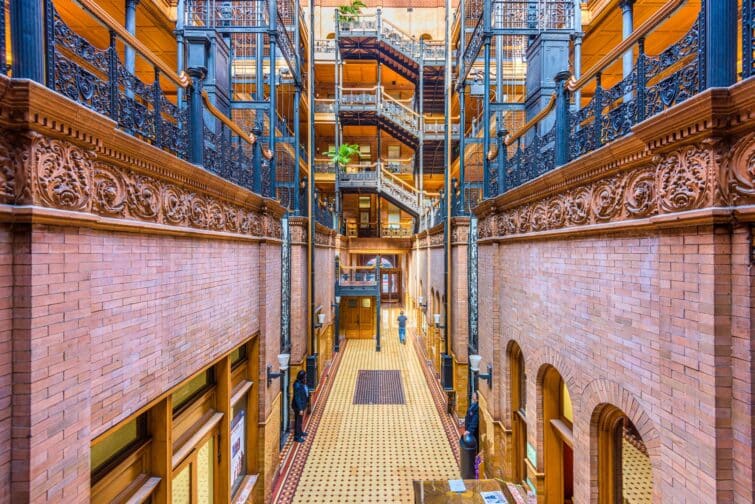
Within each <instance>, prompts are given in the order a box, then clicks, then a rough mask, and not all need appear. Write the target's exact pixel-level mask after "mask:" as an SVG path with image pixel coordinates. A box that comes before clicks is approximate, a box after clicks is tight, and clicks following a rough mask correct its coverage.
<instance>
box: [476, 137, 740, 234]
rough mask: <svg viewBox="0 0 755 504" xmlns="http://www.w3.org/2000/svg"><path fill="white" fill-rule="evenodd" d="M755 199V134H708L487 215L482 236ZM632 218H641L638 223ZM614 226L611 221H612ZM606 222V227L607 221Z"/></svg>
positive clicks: (709, 214)
mask: <svg viewBox="0 0 755 504" xmlns="http://www.w3.org/2000/svg"><path fill="white" fill-rule="evenodd" d="M752 203H755V133H749V134H747V135H745V136H743V137H740V138H738V139H736V140H735V141H734V142H733V145H730V144H729V142H727V141H723V140H720V139H714V138H707V139H704V140H703V141H702V142H700V143H697V144H693V145H687V146H683V147H681V148H679V149H677V150H674V151H671V152H668V153H665V154H661V155H657V156H655V157H654V158H653V159H652V162H651V163H649V164H647V165H643V166H640V167H637V168H634V169H628V170H624V171H621V172H619V173H612V174H611V175H609V176H606V177H603V178H601V179H598V180H596V181H592V182H589V183H586V184H580V185H576V186H573V187H571V188H569V189H567V190H565V191H562V192H560V193H558V194H555V195H551V196H548V197H546V198H541V199H539V200H536V201H531V202H529V203H526V204H523V205H519V206H512V207H508V208H506V209H503V210H499V211H498V212H488V213H487V214H486V216H485V217H483V218H481V220H480V226H479V239H480V240H483V241H484V240H487V239H503V238H508V237H513V236H515V235H520V236H525V235H527V236H531V237H532V236H534V235H536V234H539V235H542V233H543V232H548V231H553V230H564V231H569V230H576V231H579V230H580V229H581V228H589V230H590V231H599V230H601V229H603V230H604V231H608V230H615V229H617V228H618V227H620V225H621V224H622V223H623V224H625V225H626V226H628V227H636V226H637V224H640V223H641V224H642V225H646V226H661V225H669V224H670V223H674V224H675V225H682V224H683V222H682V221H689V223H690V224H694V223H698V222H700V221H701V219H702V220H705V221H710V222H712V221H720V220H721V219H722V218H723V219H726V218H731V217H733V212H732V211H731V210H727V208H728V207H730V206H735V205H748V204H752ZM632 221H636V222H635V223H632ZM608 224H610V227H609V226H606V225H608ZM601 225H603V226H601Z"/></svg>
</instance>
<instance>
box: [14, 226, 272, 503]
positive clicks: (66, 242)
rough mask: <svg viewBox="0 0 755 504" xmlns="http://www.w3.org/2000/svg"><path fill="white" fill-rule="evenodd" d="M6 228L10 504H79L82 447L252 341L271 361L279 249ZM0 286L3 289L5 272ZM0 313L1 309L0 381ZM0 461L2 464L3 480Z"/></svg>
mask: <svg viewBox="0 0 755 504" xmlns="http://www.w3.org/2000/svg"><path fill="white" fill-rule="evenodd" d="M16 227H17V230H16V243H15V251H14V252H15V253H14V257H13V259H14V261H15V270H16V271H15V273H16V275H15V285H16V287H15V290H14V303H15V312H14V317H15V326H16V328H17V330H16V332H15V334H14V348H13V358H14V363H15V364H14V366H15V369H14V370H15V374H14V398H13V401H14V402H13V415H14V425H16V427H17V428H16V429H15V430H14V440H13V459H14V460H15V461H16V463H15V464H14V466H13V469H14V478H13V480H14V484H13V492H14V497H13V500H14V501H18V502H22V501H26V500H32V501H59V500H62V499H64V498H65V499H67V500H72V501H77V502H78V501H86V500H88V494H89V449H90V448H89V447H90V441H91V439H92V438H94V437H95V436H97V435H98V434H100V433H102V432H104V431H105V430H106V429H107V428H108V427H110V426H112V425H115V424H116V423H117V422H118V421H120V420H122V419H123V418H125V417H126V416H128V415H129V414H130V413H132V412H133V411H135V410H136V409H138V408H139V407H141V406H143V405H145V404H146V403H148V402H149V401H150V400H152V399H154V398H155V397H157V396H159V395H160V394H161V393H163V392H164V391H166V390H168V389H170V388H171V387H173V386H174V385H176V384H177V383H179V382H180V381H182V380H183V379H185V378H187V377H188V376H190V375H191V374H193V373H195V372H196V371H198V370H199V369H201V368H204V367H206V366H207V365H209V364H211V363H212V362H213V361H214V360H215V359H216V358H218V357H220V356H222V355H223V354H226V353H227V352H229V351H230V350H232V349H233V348H234V347H236V346H237V345H239V344H240V343H241V342H242V341H244V340H245V339H246V338H248V337H249V336H251V335H252V334H253V333H254V332H256V331H257V330H260V331H261V336H262V337H261V343H262V348H261V359H262V360H264V361H266V362H270V363H272V362H274V361H275V360H276V355H277V354H278V353H279V344H278V342H279V338H280V246H279V244H278V243H276V242H270V243H256V242H246V241H221V240H208V239H201V238H197V237H172V236H166V235H148V234H133V233H120V232H114V231H113V232H108V231H99V230H90V229H83V228H76V227H51V226H40V225H35V226H33V228H31V229H30V228H29V227H28V226H27V227H26V231H24V230H23V228H22V229H18V228H19V226H18V225H17V226H16ZM7 237H8V233H7V232H5V233H0V256H3V257H6V256H5V255H4V254H7V252H8V247H7ZM2 264H4V265H5V264H9V261H3V263H2ZM27 265H28V266H27ZM0 279H1V280H0V285H3V286H6V285H7V283H8V282H7V268H6V269H0ZM27 284H28V285H27ZM5 288H7V287H0V289H5ZM3 299H5V296H4V297H3ZM3 309H5V312H4V311H3ZM4 313H7V307H6V306H5V305H0V359H2V360H0V380H4V379H5V378H4V376H5V375H4V374H2V373H3V372H4V371H5V370H7V368H8V366H7V365H6V364H5V362H6V360H7V343H6V342H7V322H6V320H7V318H5V317H3V316H2V314H4ZM3 324H4V325H3ZM260 369H261V375H262V374H263V372H264V369H265V366H264V365H262V366H260ZM259 378H260V382H262V376H260V377H259ZM0 383H1V382H0ZM27 383H29V385H26V384H27ZM5 390H6V387H0V401H3V400H6V401H7V396H6V395H5ZM267 392H268V393H267V396H266V397H264V398H263V401H264V404H261V409H262V411H261V417H262V418H265V417H266V414H267V412H268V411H269V406H270V404H271V402H272V399H273V398H274V392H275V391H274V390H273V388H271V389H269V390H268V391H267ZM1 411H3V412H5V411H7V408H2V409H1ZM3 422H4V419H3V418H2V417H1V416H0V433H3V432H7V429H4V426H5V425H7V423H3ZM2 446H7V443H2ZM6 461H7V453H6V452H3V451H1V450H0V468H2V469H3V472H2V473H0V474H2V475H4V474H6V470H5V467H7V462H6ZM2 477H5V476H2ZM0 488H2V489H3V490H0V491H4V489H5V488H6V487H5V486H0ZM0 495H1V494H0Z"/></svg>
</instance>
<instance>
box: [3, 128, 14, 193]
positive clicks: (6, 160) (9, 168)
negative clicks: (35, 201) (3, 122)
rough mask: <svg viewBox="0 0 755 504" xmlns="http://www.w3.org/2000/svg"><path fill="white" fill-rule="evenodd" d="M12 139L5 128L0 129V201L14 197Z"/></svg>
mask: <svg viewBox="0 0 755 504" xmlns="http://www.w3.org/2000/svg"><path fill="white" fill-rule="evenodd" d="M14 158H15V152H14V149H13V139H12V138H11V133H10V132H9V131H7V130H0V203H13V202H14V201H15V199H16V168H15V159H14Z"/></svg>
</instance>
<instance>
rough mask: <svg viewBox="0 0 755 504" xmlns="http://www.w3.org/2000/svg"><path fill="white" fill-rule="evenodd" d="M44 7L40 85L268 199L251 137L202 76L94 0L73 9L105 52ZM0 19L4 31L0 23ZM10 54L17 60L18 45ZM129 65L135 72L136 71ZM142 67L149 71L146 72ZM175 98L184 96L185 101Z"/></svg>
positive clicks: (266, 178) (48, 3) (1, 50)
mask: <svg viewBox="0 0 755 504" xmlns="http://www.w3.org/2000/svg"><path fill="white" fill-rule="evenodd" d="M6 3H7V1H6V0H2V3H1V4H0V13H2V14H3V18H4V14H5V10H6ZM261 3H262V2H247V3H244V5H248V6H251V5H253V4H261ZM43 5H44V16H45V23H46V26H47V29H46V30H44V35H43V36H44V40H42V41H40V45H41V46H42V47H44V48H45V50H44V52H43V54H41V55H39V57H40V58H44V69H45V72H44V76H43V78H41V79H39V80H41V81H43V82H44V84H45V85H46V86H47V87H49V88H50V89H52V90H54V91H56V92H58V93H60V94H61V95H63V96H65V97H67V98H68V99H70V100H72V101H74V102H76V103H78V104H79V105H82V106H84V107H86V108H88V109H90V110H93V111H95V112H97V113H100V114H102V115H104V116H106V117H108V118H110V119H112V120H113V121H115V123H116V124H117V126H118V127H119V128H120V129H121V130H123V131H125V132H127V133H129V134H131V135H133V136H135V137H137V138H139V139H141V140H143V141H144V142H147V143H149V144H151V145H153V146H155V147H157V148H160V149H162V150H164V151H167V152H169V153H171V154H173V155H175V156H176V157H178V158H181V159H184V160H188V161H191V162H193V163H195V164H199V165H201V166H203V167H204V168H205V169H207V170H208V171H211V172H213V173H215V174H217V175H219V176H221V177H223V178H225V179H227V180H230V181H232V182H234V183H236V184H238V185H240V186H243V187H246V188H248V189H250V190H252V191H255V192H258V193H261V194H263V195H265V196H268V197H271V196H273V194H274V187H273V185H274V181H273V178H272V177H271V176H270V174H269V173H268V171H269V169H270V164H269V163H268V162H267V161H266V160H262V161H261V162H260V163H258V164H259V165H260V168H259V172H258V173H255V169H254V163H253V161H252V158H253V150H254V147H253V144H254V142H255V140H256V139H255V138H254V137H253V136H251V135H250V134H249V133H248V132H245V131H244V130H243V129H241V128H240V127H239V126H238V125H237V124H236V123H234V122H233V121H231V120H230V119H229V118H228V117H226V116H225V115H224V114H223V113H222V112H221V111H219V110H218V109H217V108H215V107H214V105H213V104H212V103H211V102H210V101H209V99H208V96H207V95H206V94H205V93H202V92H201V83H202V80H203V78H204V76H203V75H202V74H201V72H198V71H197V72H195V73H192V72H190V73H192V79H191V80H190V79H189V78H187V76H186V75H184V74H181V75H178V74H177V73H176V72H175V71H174V70H173V69H172V68H170V67H169V66H168V65H167V64H165V63H164V62H163V61H162V60H161V59H160V58H158V57H157V56H156V55H155V54H154V53H152V52H151V51H150V50H149V49H148V48H147V47H146V45H144V44H143V43H142V42H141V41H139V40H138V39H137V38H135V37H134V36H133V35H131V34H130V33H128V32H127V31H126V29H125V28H124V27H123V26H122V25H121V24H119V23H118V22H117V21H115V20H114V19H113V18H112V17H111V16H110V15H109V14H108V13H107V11H105V10H104V9H103V8H102V7H100V6H99V4H97V3H96V2H95V1H93V0H79V1H78V5H80V6H81V7H82V8H83V10H82V15H86V16H90V17H91V18H93V21H94V22H91V21H85V22H84V24H87V26H92V27H90V28H88V30H89V31H88V32H87V36H90V37H92V39H93V40H102V39H105V40H108V44H107V46H106V47H98V46H97V45H95V44H94V43H92V42H90V40H89V39H88V38H87V37H85V36H83V35H82V34H79V33H76V32H75V31H74V30H73V29H72V28H71V27H70V26H69V25H68V24H67V23H66V22H65V21H64V19H63V18H62V17H61V16H60V15H59V14H58V12H57V11H56V9H55V7H54V4H53V2H52V0H45V1H44V4H43ZM200 10H201V9H200ZM197 12H198V11H197ZM0 21H2V22H0V27H2V29H3V31H4V30H5V29H6V23H5V22H4V21H5V19H0ZM213 22H214V21H213ZM8 38H10V39H11V40H12V39H13V37H8ZM25 42H28V41H25ZM5 43H6V36H5V33H2V34H0V54H1V55H2V56H3V59H2V60H0V69H2V70H3V73H5V74H10V76H11V77H13V76H14V75H13V72H12V71H10V69H8V68H7V67H6V66H5V64H4V63H5V54H6V45H5ZM124 48H125V49H126V51H124ZM11 49H12V50H13V54H14V58H15V61H17V62H19V61H20V58H21V56H20V55H21V51H20V49H21V48H20V47H18V48H17V47H11ZM128 51H132V52H133V54H134V55H135V58H137V59H138V61H137V62H136V64H134V63H132V64H130V65H128V64H126V63H125V62H124V60H123V59H122V58H121V54H122V53H123V52H128ZM26 63H28V62H26ZM135 68H138V69H139V73H138V74H137V72H136V71H135ZM145 68H148V69H149V70H148V71H147V72H144V69H145ZM150 77H151V79H150ZM180 97H186V98H187V101H183V100H181V99H179V98H180ZM189 102H191V105H192V106H191V107H190V106H189ZM192 111H194V112H192ZM205 117H206V118H207V120H205Z"/></svg>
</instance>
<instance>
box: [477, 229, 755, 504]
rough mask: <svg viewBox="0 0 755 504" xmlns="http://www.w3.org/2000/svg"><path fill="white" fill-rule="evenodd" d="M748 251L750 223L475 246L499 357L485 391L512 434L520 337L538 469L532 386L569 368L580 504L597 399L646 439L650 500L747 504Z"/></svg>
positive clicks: (485, 324) (588, 475) (590, 467)
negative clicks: (514, 351) (512, 373)
mask: <svg viewBox="0 0 755 504" xmlns="http://www.w3.org/2000/svg"><path fill="white" fill-rule="evenodd" d="M750 247H751V238H750V232H749V228H748V227H745V226H741V227H735V228H734V229H733V230H732V229H731V228H730V227H729V226H717V227H715V228H714V227H712V226H701V227H690V228H683V229H677V230H659V231H649V232H646V233H640V234H612V235H598V236H593V237H571V238H565V239H558V240H555V239H554V240H539V241H526V242H525V241H510V242H502V243H499V244H494V243H487V244H483V245H481V247H480V256H479V269H480V283H479V288H480V313H481V314H485V316H484V317H483V316H482V315H481V317H480V354H481V355H483V356H493V357H492V361H493V364H494V366H495V369H494V371H495V376H496V378H495V380H494V384H495V385H494V388H493V390H492V391H489V389H488V388H487V386H482V387H480V390H481V393H482V394H484V395H485V396H486V398H487V399H488V401H487V403H488V406H489V408H490V409H491V412H492V414H493V416H494V418H496V419H501V420H502V421H503V422H504V424H505V425H506V426H507V427H509V426H510V418H509V415H507V414H504V413H503V412H502V408H501V406H500V405H501V404H503V405H508V404H509V402H508V401H509V399H508V390H507V386H506V385H507V384H508V380H507V379H506V378H507V376H506V374H507V373H508V364H507V356H506V348H507V345H508V343H509V342H510V341H511V340H514V341H516V342H517V343H518V344H519V346H520V347H521V348H522V350H523V353H524V359H525V366H526V372H527V404H528V409H527V423H528V426H529V427H528V441H529V442H530V443H531V444H532V445H533V446H534V447H536V450H537V466H538V468H542V461H543V451H542V434H541V432H542V425H540V424H539V423H538V422H540V419H539V418H538V411H539V410H540V407H539V406H538V389H539V386H540V384H539V383H538V380H539V375H540V374H541V373H542V371H543V370H544V368H545V367H546V366H548V365H550V366H554V367H555V368H556V369H557V370H558V371H559V372H560V373H561V375H562V377H563V378H564V380H565V381H566V383H567V385H568V387H569V391H570V394H571V397H572V401H573V406H574V436H575V448H576V449H575V464H574V466H575V492H576V495H575V497H576V500H575V501H576V502H593V501H591V496H594V495H596V488H597V486H596V474H597V460H596V455H595V451H594V450H595V445H594V442H593V441H591V430H590V429H591V422H593V421H594V420H595V419H594V418H593V413H594V411H595V409H596V407H597V406H598V405H599V404H601V403H603V402H610V403H612V404H614V405H616V406H618V407H620V408H621V409H622V410H623V411H624V412H625V413H626V414H627V415H628V416H629V417H630V419H631V420H632V421H633V423H634V424H635V425H636V426H637V428H638V430H639V432H640V433H641V434H642V436H643V438H644V441H645V444H646V445H647V447H648V451H649V453H650V457H651V462H652V465H653V471H654V473H653V478H654V494H655V498H654V500H655V502H664V503H668V502H750V501H751V498H752V424H751V421H750V420H751V398H752V397H751V394H752V386H753V382H752V362H753V360H752V342H751V334H752V333H751V327H752V325H751V324H752V317H751V300H752V291H751V289H752V285H753V284H752V280H751V272H750V256H749V251H750ZM487 362H488V359H487V358H484V359H483V362H482V366H486V365H487ZM507 407H508V406H507ZM535 427H536V428H535ZM591 443H592V444H591ZM591 449H592V451H591Z"/></svg>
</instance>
